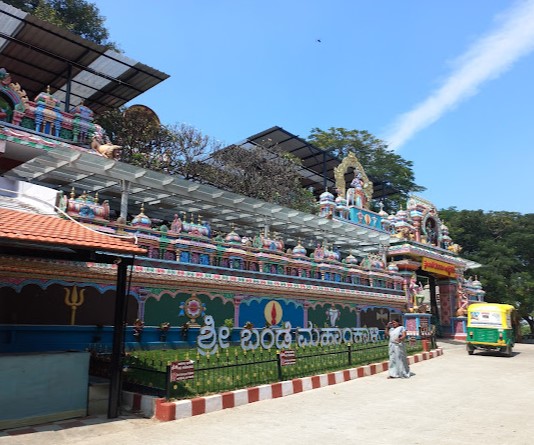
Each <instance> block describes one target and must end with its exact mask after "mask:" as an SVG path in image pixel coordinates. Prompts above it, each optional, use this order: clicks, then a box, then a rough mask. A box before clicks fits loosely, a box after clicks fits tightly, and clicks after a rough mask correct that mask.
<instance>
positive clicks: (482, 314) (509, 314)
mask: <svg viewBox="0 0 534 445" xmlns="http://www.w3.org/2000/svg"><path fill="white" fill-rule="evenodd" d="M517 320H518V317H517V313H516V310H515V308H514V307H513V306H512V305H509V304H496V303H473V304H471V305H470V306H469V307H468V308H467V339H466V341H467V353H468V354H469V355H473V353H474V352H475V350H476V349H485V350H489V351H500V352H503V353H504V354H506V355H507V356H508V357H511V356H512V348H513V347H514V345H515V338H516V330H517Z"/></svg>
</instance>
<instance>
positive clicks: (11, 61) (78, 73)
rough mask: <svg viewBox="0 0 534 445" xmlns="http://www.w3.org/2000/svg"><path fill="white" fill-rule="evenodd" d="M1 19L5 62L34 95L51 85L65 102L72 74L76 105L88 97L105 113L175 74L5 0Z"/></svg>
mask: <svg viewBox="0 0 534 445" xmlns="http://www.w3.org/2000/svg"><path fill="white" fill-rule="evenodd" d="M0 23H2V32H1V33H0V67H3V68H5V69H6V70H7V71H8V72H9V73H10V74H11V75H12V76H13V78H16V79H17V80H18V82H20V83H21V84H23V86H24V90H25V91H26V93H27V95H28V99H30V100H33V99H34V98H35V97H36V96H37V95H38V94H39V93H42V92H43V91H46V90H47V89H48V87H50V91H51V93H52V94H53V96H54V97H55V98H56V99H59V100H60V101H62V102H65V100H66V94H67V90H68V78H69V76H70V77H71V79H72V81H71V85H70V96H69V103H70V106H71V107H73V106H76V105H79V104H81V103H83V104H84V105H85V106H87V107H89V108H91V110H93V111H94V112H95V113H97V114H99V113H101V112H103V111H105V110H108V109H110V108H117V107H120V106H122V105H124V104H126V103H127V102H129V101H131V100H132V99H134V98H135V97H137V96H139V95H140V94H142V93H144V92H145V91H147V90H149V89H150V88H152V87H153V86H155V85H157V84H158V83H160V82H162V81H163V80H165V79H167V78H168V77H169V75H168V74H165V73H163V72H161V71H158V70H156V69H154V68H151V67H149V66H147V65H144V64H142V63H140V62H137V61H135V60H133V59H130V58H129V57H126V56H125V55H124V54H121V53H118V52H116V51H112V50H109V49H106V48H105V47H104V46H102V45H98V44H96V43H93V42H90V41H88V40H86V39H83V38H81V37H79V36H77V35H75V34H73V33H71V32H70V31H67V30H65V29H63V28H59V27H57V26H54V25H52V24H50V23H47V22H44V21H42V20H39V19H38V18H36V17H34V16H32V15H29V14H27V13H25V12H23V11H21V10H20V9H17V8H14V7H12V6H10V5H7V4H6V3H3V2H1V1H0Z"/></svg>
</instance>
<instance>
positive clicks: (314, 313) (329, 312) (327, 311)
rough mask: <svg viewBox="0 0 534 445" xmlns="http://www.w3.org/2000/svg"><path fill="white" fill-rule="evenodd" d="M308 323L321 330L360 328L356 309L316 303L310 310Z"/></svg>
mask: <svg viewBox="0 0 534 445" xmlns="http://www.w3.org/2000/svg"><path fill="white" fill-rule="evenodd" d="M308 321H310V322H311V323H312V324H313V326H317V327H319V328H333V327H349V328H353V327H358V326H357V317H356V307H355V306H353V307H351V306H343V305H339V304H330V303H322V302H321V303H315V304H312V305H310V308H309V309H308Z"/></svg>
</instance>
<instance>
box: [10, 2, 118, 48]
mask: <svg viewBox="0 0 534 445" xmlns="http://www.w3.org/2000/svg"><path fill="white" fill-rule="evenodd" d="M5 3H7V4H9V5H11V6H14V7H15V8H18V9H21V10H23V11H25V12H28V13H29V14H31V15H33V16H35V17H37V18H39V19H41V20H44V21H46V22H49V23H52V24H54V25H56V26H58V27H60V28H64V29H67V30H69V31H71V32H72V33H74V34H77V35H79V36H80V37H83V38H84V39H87V40H90V41H91V42H95V43H98V44H99V45H103V46H105V47H106V48H110V49H114V50H116V51H120V50H119V49H118V47H117V44H116V43H114V42H110V41H109V32H108V30H107V28H106V27H105V24H104V23H105V20H106V19H105V18H104V17H102V16H101V15H100V11H99V9H98V8H97V6H96V5H94V4H92V3H90V2H88V1H85V0H26V1H25V0H5Z"/></svg>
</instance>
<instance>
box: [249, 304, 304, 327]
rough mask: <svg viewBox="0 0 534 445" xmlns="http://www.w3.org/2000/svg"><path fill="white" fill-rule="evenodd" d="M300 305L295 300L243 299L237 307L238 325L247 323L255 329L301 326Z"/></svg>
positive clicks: (302, 311) (302, 310) (301, 312)
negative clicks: (288, 323)
mask: <svg viewBox="0 0 534 445" xmlns="http://www.w3.org/2000/svg"><path fill="white" fill-rule="evenodd" d="M303 317H304V309H303V306H302V303H301V302H299V301H296V300H285V299H273V298H270V297H265V298H262V297H252V298H247V297H244V298H243V300H242V301H241V304H240V305H239V325H240V326H244V325H245V324H246V323H247V322H248V323H252V324H253V325H254V326H256V327H259V328H261V327H265V326H272V325H278V326H279V325H282V324H284V323H286V322H290V323H291V325H292V326H302V325H303V320H304V318H303Z"/></svg>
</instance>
